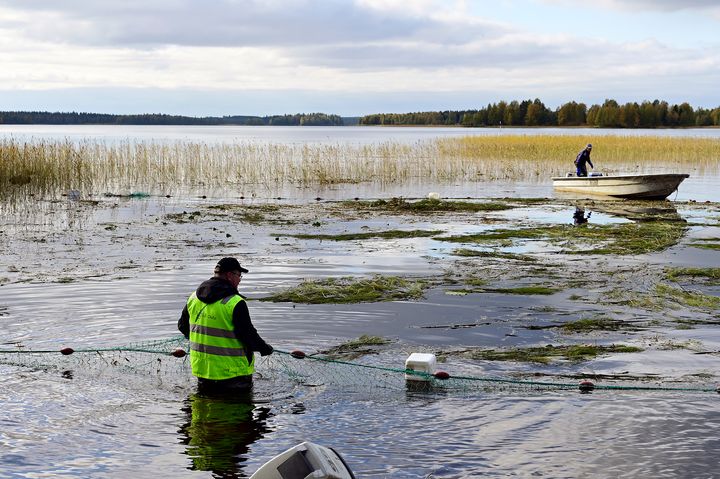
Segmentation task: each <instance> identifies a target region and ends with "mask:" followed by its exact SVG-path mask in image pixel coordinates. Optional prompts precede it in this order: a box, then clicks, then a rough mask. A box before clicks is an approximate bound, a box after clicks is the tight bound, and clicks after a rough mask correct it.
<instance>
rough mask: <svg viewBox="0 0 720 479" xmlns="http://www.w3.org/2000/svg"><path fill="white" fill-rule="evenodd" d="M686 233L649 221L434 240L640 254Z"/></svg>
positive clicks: (671, 225) (569, 251)
mask: <svg viewBox="0 0 720 479" xmlns="http://www.w3.org/2000/svg"><path fill="white" fill-rule="evenodd" d="M685 231H686V225H685V224H684V223H678V222H671V223H664V222H649V223H621V224H612V225H584V226H581V227H577V226H572V225H556V226H541V227H536V228H520V229H502V230H493V231H488V232H483V233H476V234H469V235H455V236H444V237H437V238H436V239H437V240H440V241H450V242H455V243H478V244H493V243H498V242H504V241H508V240H543V241H547V242H549V243H553V244H559V245H560V246H561V247H562V252H563V253H567V254H619V255H625V254H644V253H651V252H656V251H663V250H665V249H667V248H669V247H670V246H673V245H675V244H677V243H678V242H679V241H680V239H681V238H682V237H683V235H684V234H685Z"/></svg>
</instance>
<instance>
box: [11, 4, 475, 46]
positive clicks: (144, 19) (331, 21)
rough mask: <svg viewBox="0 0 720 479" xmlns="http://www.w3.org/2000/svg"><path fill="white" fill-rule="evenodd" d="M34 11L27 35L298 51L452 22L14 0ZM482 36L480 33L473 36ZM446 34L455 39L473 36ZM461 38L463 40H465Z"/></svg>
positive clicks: (333, 12)
mask: <svg viewBox="0 0 720 479" xmlns="http://www.w3.org/2000/svg"><path fill="white" fill-rule="evenodd" d="M4 4H5V6H12V7H14V8H16V9H18V10H24V11H33V12H35V15H33V18H32V20H30V23H29V24H28V25H26V26H25V28H24V29H25V32H26V34H29V35H31V36H33V37H36V38H40V39H43V40H52V41H65V42H67V43H75V44H87V45H108V46H133V47H139V46H143V45H145V46H157V45H182V46H230V47H237V46H280V47H283V46H293V45H298V44H303V45H317V44H325V43H337V42H366V41H371V40H372V41H378V40H384V39H398V38H408V37H410V38H411V37H414V36H416V35H419V34H422V33H424V32H428V31H431V32H435V33H436V34H442V32H443V31H445V29H446V28H447V25H444V24H442V23H441V22H437V21H435V20H431V19H429V18H420V17H414V16H409V15H407V16H402V15H397V14H393V15H389V14H385V13H383V12H382V11H378V10H373V9H369V8H362V7H361V6H359V5H357V4H355V3H353V2H352V1H348V0H286V1H268V0H266V1H261V0H221V1H214V2H207V1H200V0H183V1H167V0H147V1H144V2H139V1H137V0H131V1H127V2H111V1H108V2H105V1H101V2H92V3H91V2H86V1H79V0H68V1H63V2H57V1H46V0H27V1H21V0H9V1H6V2H4ZM472 33H473V34H476V33H477V28H475V29H474V30H473V31H472ZM453 34H454V35H447V34H445V36H446V38H448V37H451V40H449V41H458V38H460V39H462V38H463V37H464V36H466V33H465V32H463V31H460V32H453ZM460 41H462V40H460Z"/></svg>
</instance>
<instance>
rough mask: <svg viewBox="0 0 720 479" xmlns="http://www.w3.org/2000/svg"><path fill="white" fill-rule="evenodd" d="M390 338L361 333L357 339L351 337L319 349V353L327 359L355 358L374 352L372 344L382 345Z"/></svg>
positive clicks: (388, 341) (387, 342)
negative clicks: (322, 349) (337, 343)
mask: <svg viewBox="0 0 720 479" xmlns="http://www.w3.org/2000/svg"><path fill="white" fill-rule="evenodd" d="M389 343H390V340H389V339H386V338H383V337H380V336H368V335H366V334H363V335H362V336H360V337H359V338H357V339H352V340H350V341H347V342H345V343H343V344H340V345H339V346H335V347H332V348H330V349H327V350H324V351H319V353H320V354H322V355H323V356H325V357H327V358H328V359H347V360H352V359H357V358H359V357H361V356H365V355H367V354H376V353H377V349H376V348H374V347H373V346H383V345H385V344H389Z"/></svg>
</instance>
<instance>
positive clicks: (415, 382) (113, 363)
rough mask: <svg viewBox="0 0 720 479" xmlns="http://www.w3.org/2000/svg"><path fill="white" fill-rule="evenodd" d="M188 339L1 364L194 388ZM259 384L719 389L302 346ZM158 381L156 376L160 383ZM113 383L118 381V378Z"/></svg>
mask: <svg viewBox="0 0 720 479" xmlns="http://www.w3.org/2000/svg"><path fill="white" fill-rule="evenodd" d="M187 350H188V343H187V341H186V340H185V339H184V338H183V337H182V336H177V337H173V338H170V339H166V340H157V341H147V342H142V343H133V344H129V345H126V346H120V347H114V348H97V349H90V348H86V349H78V350H70V348H63V349H62V350H27V349H16V350H7V349H4V350H0V364H6V365H12V366H19V367H24V368H31V369H38V370H50V369H52V370H56V371H61V372H62V374H63V376H65V377H68V378H72V377H73V375H74V374H75V373H78V374H95V375H98V374H102V375H107V376H109V377H110V378H111V379H113V380H115V379H117V378H118V377H119V376H122V375H126V374H131V375H133V376H132V377H138V376H140V377H143V378H150V379H153V380H159V382H161V383H163V384H165V385H166V386H173V387H178V386H179V387H189V386H190V385H193V384H194V378H193V377H192V375H191V371H190V363H189V361H188V358H187V356H186V355H185V351H187ZM258 359H259V360H258V361H257V365H256V376H257V379H258V383H260V382H261V381H262V382H271V383H273V384H283V385H294V386H296V387H299V386H302V387H311V388H318V387H322V388H333V389H336V390H341V391H343V392H350V393H352V392H355V393H360V394H371V395H373V396H374V397H376V396H377V392H378V391H383V390H384V391H388V392H393V393H398V392H417V393H431V394H453V395H466V394H467V395H470V394H477V393H481V392H498V391H509V392H523V391H527V392H532V391H546V390H575V391H577V390H579V391H580V392H591V391H593V390H601V389H607V390H625V391H671V392H695V393H701V392H712V393H717V392H720V389H719V388H716V387H682V386H672V387H667V386H663V385H655V386H651V385H616V384H613V385H595V384H593V383H591V382H589V381H587V380H584V381H581V382H580V383H579V384H578V383H568V382H555V381H528V380H521V379H511V378H507V377H504V378H503V377H489V376H483V377H475V376H452V375H450V374H448V373H446V372H443V371H436V372H435V373H434V374H429V373H425V372H419V371H413V370H409V369H404V368H397V367H386V366H381V365H375V364H366V363H360V362H351V361H343V360H338V359H331V358H329V357H325V356H319V355H306V354H305V353H303V352H301V351H292V352H288V351H282V350H277V349H276V350H275V353H274V354H272V355H270V356H267V357H264V358H258ZM157 382H158V381H154V384H157ZM113 384H116V383H115V381H113Z"/></svg>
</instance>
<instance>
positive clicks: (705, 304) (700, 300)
mask: <svg viewBox="0 0 720 479" xmlns="http://www.w3.org/2000/svg"><path fill="white" fill-rule="evenodd" d="M655 291H656V292H657V295H658V296H659V297H661V298H663V299H666V300H668V301H671V302H673V303H676V304H678V305H680V306H686V307H690V308H700V309H717V308H718V307H720V298H719V297H717V296H712V295H709V294H705V293H701V292H698V291H686V290H684V289H682V288H676V287H674V286H670V285H667V284H663V283H659V284H657V285H656V286H655Z"/></svg>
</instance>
